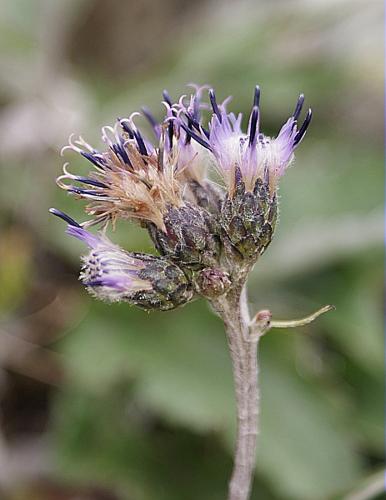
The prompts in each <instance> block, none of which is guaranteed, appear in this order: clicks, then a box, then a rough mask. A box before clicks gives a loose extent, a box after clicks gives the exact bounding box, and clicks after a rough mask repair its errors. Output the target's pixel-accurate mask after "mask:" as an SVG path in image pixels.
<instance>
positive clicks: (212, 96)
mask: <svg viewBox="0 0 386 500" xmlns="http://www.w3.org/2000/svg"><path fill="white" fill-rule="evenodd" d="M209 99H210V103H211V105H212V108H213V112H214V114H215V115H216V116H217V118H218V121H219V122H220V123H222V117H221V113H220V110H219V109H218V105H217V101H216V94H215V93H214V90H213V89H210V90H209Z"/></svg>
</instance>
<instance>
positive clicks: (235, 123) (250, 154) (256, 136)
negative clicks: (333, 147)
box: [186, 86, 312, 194]
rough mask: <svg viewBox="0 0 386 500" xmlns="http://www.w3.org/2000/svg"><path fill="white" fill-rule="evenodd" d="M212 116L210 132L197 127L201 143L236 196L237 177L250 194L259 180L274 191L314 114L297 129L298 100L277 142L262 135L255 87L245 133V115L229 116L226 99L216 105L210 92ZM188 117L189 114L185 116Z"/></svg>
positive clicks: (276, 139)
mask: <svg viewBox="0 0 386 500" xmlns="http://www.w3.org/2000/svg"><path fill="white" fill-rule="evenodd" d="M209 98H210V103H211V106H212V110H213V114H212V118H211V120H210V122H209V129H208V130H205V129H203V128H202V127H196V128H197V129H198V130H199V133H200V139H201V141H204V145H205V147H206V148H207V149H208V150H210V151H211V152H212V154H213V156H214V157H215V159H216V166H217V170H218V171H219V173H220V175H221V176H222V177H223V179H224V182H225V184H226V186H227V188H228V190H229V192H230V193H231V194H233V193H234V191H235V188H236V183H237V179H238V177H239V178H240V179H241V180H242V181H243V182H244V185H245V188H246V190H247V191H253V189H254V187H255V185H256V181H257V179H259V178H260V179H269V183H270V186H271V187H272V188H273V189H274V188H275V187H276V184H277V180H278V179H279V178H280V177H281V176H282V175H283V174H284V172H285V170H286V168H287V167H288V166H289V165H290V164H291V162H292V160H293V157H294V151H295V149H296V148H297V146H298V145H299V144H300V142H301V140H302V139H303V137H304V135H305V133H306V131H307V128H308V126H309V124H310V121H311V117H312V112H311V110H310V109H309V110H308V112H307V115H306V118H305V120H304V122H303V124H302V126H301V127H300V128H299V129H298V125H297V120H298V118H299V116H300V113H301V110H302V107H303V103H304V95H303V94H301V95H300V96H299V99H298V102H297V104H296V108H295V111H294V113H293V115H292V116H291V117H290V118H289V119H288V120H287V121H286V123H285V124H284V125H283V126H282V128H281V130H280V131H279V134H278V135H277V137H276V138H271V137H268V136H265V135H264V134H263V133H261V132H260V108H259V104H260V88H259V87H258V86H256V88H255V94H254V100H253V106H252V111H251V113H250V117H249V123H248V128H247V131H246V133H244V132H243V131H242V129H241V121H242V115H241V114H238V115H237V117H236V116H235V115H234V114H233V113H228V112H227V101H228V100H229V99H226V100H225V101H224V102H223V103H222V104H220V105H219V104H217V100H216V96H215V93H214V91H213V90H210V91H209ZM186 114H187V115H188V113H186ZM193 137H195V136H193Z"/></svg>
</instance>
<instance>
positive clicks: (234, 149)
mask: <svg viewBox="0 0 386 500" xmlns="http://www.w3.org/2000/svg"><path fill="white" fill-rule="evenodd" d="M206 88H207V87H205V86H204V87H195V88H194V92H193V94H192V95H191V96H190V97H187V96H182V97H181V98H180V99H179V100H178V101H177V102H175V103H173V102H172V100H171V98H170V96H169V95H168V93H167V92H166V91H164V94H163V97H164V101H163V104H164V105H165V107H166V116H165V118H164V119H163V121H162V122H161V123H158V122H157V121H156V120H155V118H154V117H153V115H152V114H151V113H150V111H149V110H147V109H143V114H144V116H145V117H146V118H147V119H148V121H149V122H150V124H151V127H152V129H153V132H154V136H155V139H156V141H157V145H153V144H152V142H151V141H149V140H148V139H147V138H146V137H145V136H144V135H143V134H142V133H141V132H140V130H139V129H138V128H137V126H136V125H135V123H134V118H135V116H136V115H138V114H139V113H133V114H132V115H131V116H130V117H128V118H123V119H119V120H118V121H117V123H116V125H115V126H114V127H103V128H102V140H103V141H104V142H105V143H106V145H107V148H106V149H105V150H104V151H99V150H97V149H94V148H93V147H92V146H90V145H89V144H88V143H87V142H86V141H84V140H83V139H82V138H81V137H79V138H78V139H74V138H73V137H72V136H71V137H70V140H69V144H68V145H67V146H65V147H64V148H63V149H62V154H63V153H64V152H66V151H67V150H72V151H75V152H76V153H79V154H80V155H82V156H83V157H84V158H86V159H87V160H89V161H90V162H91V164H92V165H93V171H92V172H91V173H90V174H89V175H88V176H87V177H84V176H79V175H74V174H72V173H70V171H69V168H68V163H66V164H65V165H64V167H63V175H61V176H60V177H58V179H57V183H58V185H59V186H60V187H61V188H63V189H65V190H66V191H67V192H68V193H70V194H72V195H74V196H75V197H77V198H82V199H85V200H87V201H88V205H87V206H86V213H87V214H88V215H89V216H90V218H89V220H87V221H86V222H83V223H82V224H80V225H78V224H77V223H75V222H74V221H73V222H74V223H69V229H68V233H70V234H73V235H75V236H77V237H78V238H80V239H82V240H83V241H85V242H86V243H87V244H88V245H89V246H91V247H92V248H93V250H92V254H93V252H94V253H95V252H97V253H98V254H100V253H101V252H102V253H103V255H104V258H103V260H102V262H103V263H104V266H107V267H103V266H102V272H103V273H104V274H105V277H104V278H103V279H104V281H103V280H102V277H100V278H98V279H96V283H100V284H99V285H95V284H94V285H93V286H94V288H93V289H94V294H95V295H97V296H98V297H100V298H104V299H108V300H128V301H129V302H131V303H134V302H135V300H134V299H133V298H132V297H133V296H134V289H135V288H136V287H138V286H143V288H142V289H138V290H137V291H138V293H142V294H145V291H146V286H150V285H149V284H147V285H145V284H144V283H143V282H142V281H143V280H142V281H141V279H142V278H141V279H140V276H142V275H143V270H142V268H141V265H145V264H144V263H146V266H145V268H148V267H149V266H150V263H153V262H155V260H154V259H156V258H155V257H149V259H150V260H146V258H145V256H143V255H142V256H141V257H140V258H139V257H134V256H133V255H132V254H128V253H126V252H124V251H123V250H121V249H119V248H118V247H115V246H114V245H113V244H112V243H111V242H109V241H108V240H107V239H106V237H104V236H103V237H102V236H98V237H97V236H92V235H91V233H88V232H87V231H86V230H85V229H84V228H85V227H88V226H91V225H95V224H100V225H102V226H104V227H106V226H107V224H108V223H109V222H111V224H112V226H113V227H114V225H115V222H116V220H117V219H118V218H122V219H129V220H136V221H139V223H140V225H141V226H142V227H144V228H146V229H147V230H148V232H149V234H150V236H151V238H152V240H153V242H154V244H155V247H156V249H157V250H158V252H159V253H160V254H161V256H162V258H163V260H161V261H159V263H160V265H161V263H163V264H165V263H166V262H168V263H169V264H170V266H171V267H170V269H176V273H177V275H178V277H179V279H181V284H184V286H185V285H187V284H189V286H190V288H189V286H187V288H186V290H188V289H189V290H190V289H191V290H195V292H197V293H201V294H202V295H205V296H207V297H213V296H215V295H218V294H222V293H226V292H227V290H228V289H229V288H230V287H232V283H233V281H234V279H233V278H235V277H237V276H238V275H239V271H240V267H243V266H244V268H248V269H250V267H251V265H253V263H254V262H255V261H256V260H257V258H258V256H259V255H261V254H262V253H263V252H264V250H265V249H266V247H267V246H268V245H269V243H270V241H271V239H272V235H273V232H274V229H275V223H276V218H277V195H276V192H277V185H278V180H279V178H280V177H281V176H282V175H283V174H284V172H285V170H286V168H287V167H288V166H289V165H290V164H291V162H292V160H293V157H294V150H295V149H296V147H297V146H298V145H299V144H300V142H301V140H302V139H303V137H304V135H305V133H306V130H307V128H308V125H309V123H310V120H311V110H309V111H308V113H307V115H306V118H305V120H304V122H303V124H302V125H301V127H300V128H298V125H297V122H298V118H299V116H300V113H301V110H302V106H303V101H304V96H303V95H300V97H299V99H298V102H297V105H296V108H295V111H294V113H293V115H292V116H291V117H290V118H289V119H288V120H287V121H286V123H285V124H284V125H283V127H282V128H281V130H280V132H279V134H278V136H277V137H276V138H270V137H267V136H264V135H263V134H262V133H261V132H260V110H259V100H260V89H259V87H256V88H255V93H254V99H253V106H252V111H251V113H250V116H249V121H248V127H247V130H246V132H245V133H244V132H243V131H242V127H241V122H242V115H241V114H239V115H237V116H235V115H234V114H233V113H228V111H227V104H228V101H229V98H228V99H226V100H225V101H224V102H223V103H221V104H218V103H217V100H216V96H215V93H214V91H213V90H209V99H208V103H204V102H202V95H203V92H204V90H205V89H206ZM204 109H205V110H211V111H212V115H211V117H210V119H209V123H208V127H205V126H204V125H203V122H202V119H201V114H202V110H204ZM211 170H214V171H216V172H217V176H220V178H221V179H222V186H220V187H219V186H218V185H216V184H215V183H214V181H213V180H211V178H210V172H211ZM53 213H55V214H57V215H60V214H59V212H58V211H53ZM60 216H62V217H63V218H66V217H67V216H64V215H60ZM69 220H72V219H69V218H67V222H69ZM97 249H98V250H97ZM118 255H119V257H118ZM110 257H111V259H112V261H113V262H114V265H113V266H112V267H111V266H110V264H108V261H109V258H110ZM130 259H133V263H132V264H129V261H130ZM165 259H168V260H165ZM87 262H88V265H87V266H86V267H87V270H86V271H84V272H83V274H82V279H83V281H84V280H85V279H86V286H88V288H90V285H89V284H87V279H88V278H87V276H89V274H90V273H91V274H92V273H93V272H94V271H92V265H91V262H92V259H91V260H90V259H89V260H88V261H87ZM118 262H119V263H120V264H118ZM119 265H122V269H123V270H124V272H123V271H122V274H121V275H119V279H118V274H119V273H118V267H119ZM165 265H166V264H165ZM173 266H174V267H173ZM150 267H151V266H150ZM153 267H154V266H153ZM112 270H114V273H112ZM177 270H178V271H177ZM129 271H130V272H129ZM164 272H165V271H164V270H160V276H163V273H164ZM117 273H118V274H117ZM244 274H245V273H244ZM244 274H242V276H244ZM124 276H126V280H129V281H130V283H131V285H128V283H129V281H125V279H124ZM134 276H135V278H134ZM153 278H154V276H153ZM216 279H217V282H216ZM235 279H236V281H237V279H238V278H235ZM100 280H102V281H103V284H101V283H102V281H100ZM106 280H107V281H106ZM109 280H110V281H109ZM114 280H116V281H114ZM136 280H137V281H136ZM138 280H140V281H138ZM94 281H95V280H94ZM113 281H114V282H115V283H116V286H109V285H108V284H107V283H113ZM145 281H146V280H145ZM125 283H126V284H127V287H126V284H125ZM168 286H169V285H168ZM96 287H97V288H96ZM208 287H209V288H208ZM126 288H127V290H129V292H127V291H125V290H126ZM95 290H97V291H95ZM147 293H148V294H149V291H148V292H147ZM182 295H183V297H184V300H182V298H181V301H180V302H179V301H178V300H177V301H175V300H174V299H173V300H171V301H170V304H175V305H178V304H177V303H184V302H186V301H187V300H189V299H190V298H192V297H193V294H189V293H188V292H187V291H186V292H184V293H183V294H182ZM156 302H157V301H156V300H155V301H154V302H152V301H151V300H150V299H149V304H150V303H152V304H153V305H152V306H151V307H153V308H154V307H155V304H156ZM159 304H160V309H168V308H170V307H169V306H170V304H169V299H168V298H166V299H165V302H163V301H162V300H159ZM161 304H163V305H162V306H161ZM165 304H166V306H165ZM142 306H143V304H142ZM149 307H150V306H149Z"/></svg>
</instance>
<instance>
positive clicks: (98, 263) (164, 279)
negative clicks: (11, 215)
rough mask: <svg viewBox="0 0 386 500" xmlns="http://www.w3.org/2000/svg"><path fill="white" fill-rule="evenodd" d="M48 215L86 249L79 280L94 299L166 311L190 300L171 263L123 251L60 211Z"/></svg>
mask: <svg viewBox="0 0 386 500" xmlns="http://www.w3.org/2000/svg"><path fill="white" fill-rule="evenodd" d="M51 213H53V214H54V215H57V216H58V217H60V218H62V219H63V220H64V221H65V222H67V224H68V227H67V231H66V232H67V234H69V235H71V236H74V237H75V238H78V239H79V240H81V241H83V242H84V243H86V245H87V246H88V247H89V248H90V252H89V253H88V254H87V255H85V256H84V257H83V267H82V271H81V274H80V280H81V281H82V283H83V284H84V285H85V287H86V288H87V290H88V291H89V292H90V293H91V294H92V295H93V296H94V297H96V298H97V299H101V300H105V301H107V302H120V301H124V302H128V303H129V304H133V305H136V306H139V307H141V308H143V309H160V310H161V311H166V310H169V309H174V308H175V307H177V306H180V305H182V304H184V303H186V302H188V301H189V300H191V298H192V297H193V293H194V291H193V289H192V286H191V284H190V283H189V281H188V280H187V278H186V276H185V275H184V273H183V272H182V271H181V269H180V268H179V267H177V266H176V265H175V264H173V263H172V262H169V261H168V260H166V259H164V258H162V257H156V256H154V255H147V254H142V253H129V252H126V251H125V250H123V249H122V248H120V247H119V246H118V245H115V244H114V243H112V242H111V241H110V240H109V239H108V238H107V237H106V236H105V235H104V234H99V235H94V234H92V233H90V232H89V231H87V230H86V229H84V228H82V227H81V226H80V225H79V224H78V223H77V222H75V221H74V220H73V219H71V217H69V216H68V215H66V214H64V213H63V212H60V211H59V210H56V209H51Z"/></svg>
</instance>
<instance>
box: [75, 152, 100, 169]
mask: <svg viewBox="0 0 386 500" xmlns="http://www.w3.org/2000/svg"><path fill="white" fill-rule="evenodd" d="M80 154H81V155H82V156H83V157H84V158H86V160H88V161H90V162H91V163H92V164H93V165H95V166H96V167H99V168H105V165H103V163H102V160H100V159H98V158H95V156H94V155H93V154H92V153H87V152H86V151H81V152H80Z"/></svg>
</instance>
